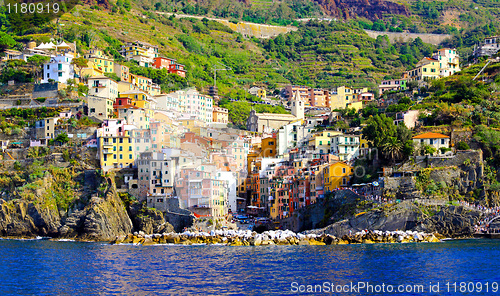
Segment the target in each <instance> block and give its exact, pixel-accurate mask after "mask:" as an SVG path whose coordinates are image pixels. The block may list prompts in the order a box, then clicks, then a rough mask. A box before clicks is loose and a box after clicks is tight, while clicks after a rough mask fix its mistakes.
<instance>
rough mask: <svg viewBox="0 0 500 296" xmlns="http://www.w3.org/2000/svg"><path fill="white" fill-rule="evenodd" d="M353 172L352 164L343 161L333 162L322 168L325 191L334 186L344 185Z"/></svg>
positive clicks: (330, 189)
mask: <svg viewBox="0 0 500 296" xmlns="http://www.w3.org/2000/svg"><path fill="white" fill-rule="evenodd" d="M353 174H354V169H353V167H352V166H350V165H348V164H346V163H344V162H334V163H332V164H329V165H328V166H327V167H325V168H323V184H325V185H324V186H325V187H324V188H325V192H330V191H333V190H335V189H336V188H340V187H345V186H347V184H349V181H350V179H351V177H352V175H353Z"/></svg>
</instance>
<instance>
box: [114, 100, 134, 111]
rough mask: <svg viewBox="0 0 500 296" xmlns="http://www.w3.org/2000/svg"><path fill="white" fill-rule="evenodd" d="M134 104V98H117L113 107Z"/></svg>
mask: <svg viewBox="0 0 500 296" xmlns="http://www.w3.org/2000/svg"><path fill="white" fill-rule="evenodd" d="M133 106H134V105H133V104H132V99H130V98H116V100H115V102H114V103H113V108H115V109H116V108H118V107H133Z"/></svg>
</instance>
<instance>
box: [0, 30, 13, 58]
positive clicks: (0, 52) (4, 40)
mask: <svg viewBox="0 0 500 296" xmlns="http://www.w3.org/2000/svg"><path fill="white" fill-rule="evenodd" d="M16 44H17V42H16V40H14V38H12V36H10V35H9V34H7V33H5V32H0V56H4V55H5V50H6V49H7V48H12V47H14V46H15V45H16Z"/></svg>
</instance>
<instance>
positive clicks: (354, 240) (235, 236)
mask: <svg viewBox="0 0 500 296" xmlns="http://www.w3.org/2000/svg"><path fill="white" fill-rule="evenodd" d="M439 241H440V238H438V237H437V236H436V235H434V234H430V233H424V232H417V231H379V230H374V231H360V232H357V233H354V234H352V235H344V236H342V237H335V236H333V235H330V234H322V235H317V234H314V233H311V234H302V233H294V232H292V231H289V230H277V231H274V230H271V231H265V232H263V233H257V232H252V231H250V230H245V231H244V230H215V231H211V232H210V233H208V232H190V231H186V232H183V233H175V232H169V233H163V234H159V233H157V234H145V233H143V232H135V233H133V234H128V235H120V236H117V237H116V238H115V239H114V240H113V241H112V242H111V244H130V243H132V244H140V245H144V246H147V245H156V244H181V245H193V244H206V245H213V244H219V245H227V246H265V245H345V244H373V243H411V242H439Z"/></svg>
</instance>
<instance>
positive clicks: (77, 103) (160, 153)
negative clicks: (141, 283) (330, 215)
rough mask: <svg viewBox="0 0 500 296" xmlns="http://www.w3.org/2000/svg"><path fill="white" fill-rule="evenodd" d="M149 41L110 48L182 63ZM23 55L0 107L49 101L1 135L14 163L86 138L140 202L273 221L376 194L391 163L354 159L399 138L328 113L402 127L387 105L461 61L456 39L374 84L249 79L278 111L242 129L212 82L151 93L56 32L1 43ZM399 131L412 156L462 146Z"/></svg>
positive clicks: (371, 156) (410, 113) (450, 139)
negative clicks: (317, 85)
mask: <svg viewBox="0 0 500 296" xmlns="http://www.w3.org/2000/svg"><path fill="white" fill-rule="evenodd" d="M498 44H499V40H498V38H496V39H495V38H493V37H492V38H489V39H486V40H485V42H484V44H483V47H478V48H477V49H476V50H475V54H476V55H477V56H478V57H481V56H490V55H492V54H494V53H496V51H491V50H489V51H488V50H487V48H489V47H491V46H492V45H494V46H497V47H498ZM158 52H159V51H158V47H157V46H153V45H150V44H148V43H145V42H141V41H134V42H127V43H126V44H124V45H123V46H122V51H121V52H120V54H121V55H122V56H123V57H124V58H125V59H126V60H129V61H132V60H133V61H135V63H137V64H138V65H139V66H141V67H146V68H148V67H150V68H156V69H166V70H168V73H172V74H176V75H179V76H181V77H185V75H186V70H185V69H184V65H182V64H178V63H177V62H176V61H175V60H173V59H170V58H167V57H163V56H159V53H158ZM33 56H38V57H46V59H42V60H43V61H44V62H43V63H41V64H40V65H39V67H40V77H39V79H38V81H37V83H36V84H35V85H34V89H33V92H32V93H31V94H25V95H4V96H3V98H2V101H1V102H0V104H1V106H0V109H3V110H8V109H13V108H19V109H30V108H56V109H57V110H58V112H57V115H55V116H52V117H47V118H39V119H38V120H37V121H36V124H35V125H34V126H32V127H29V128H26V130H27V132H26V135H25V136H24V138H22V139H19V138H17V139H16V140H9V139H2V141H1V142H2V150H3V152H4V155H5V156H4V159H6V160H9V161H12V162H14V161H16V160H17V159H16V157H15V155H16V154H19V153H16V151H17V150H22V149H30V147H45V146H53V145H63V146H64V145H69V144H71V143H78V144H79V145H81V146H83V147H86V148H88V149H94V150H92V151H94V152H95V158H96V160H97V161H98V163H99V169H100V170H101V171H102V173H103V174H107V173H109V172H113V173H114V174H116V175H119V176H121V177H122V178H123V184H121V188H122V189H124V190H126V191H127V192H129V193H130V194H131V195H133V196H135V197H136V198H137V199H138V200H139V201H141V202H145V203H146V204H147V207H150V208H156V209H158V210H160V211H168V210H169V206H170V204H171V200H172V199H175V200H178V203H179V205H180V207H181V208H182V209H187V210H189V211H191V212H192V213H193V214H194V215H195V216H196V217H198V218H199V217H210V218H212V219H214V220H215V221H224V220H227V219H228V217H229V216H228V215H229V214H231V217H233V218H234V217H238V216H239V217H240V218H241V220H245V219H247V218H248V217H249V216H251V217H266V218H270V219H272V220H275V221H279V220H282V219H286V218H288V217H291V216H292V215H293V214H294V213H295V212H297V211H298V210H299V209H301V208H305V207H307V206H309V205H312V204H316V203H318V202H320V201H324V199H325V197H326V196H327V195H329V194H331V193H332V192H335V191H337V190H339V189H350V190H355V191H356V192H358V193H360V194H361V192H362V193H363V194H364V195H365V196H366V195H369V196H370V198H380V197H381V196H382V195H383V194H384V184H385V182H386V179H385V178H386V177H394V176H398V175H397V173H394V172H393V171H389V170H386V169H381V170H379V171H376V172H375V174H371V175H370V176H367V172H366V169H367V166H366V165H363V164H362V163H363V161H365V163H369V162H370V163H371V162H374V161H375V162H376V161H377V158H378V157H380V156H379V155H378V154H379V153H383V154H385V156H386V157H388V155H392V156H396V154H401V153H402V152H401V149H399V150H398V151H395V150H394V149H393V150H391V149H390V148H388V149H387V151H385V150H384V151H378V150H377V147H375V145H374V143H373V140H372V139H369V138H366V136H365V135H364V134H365V132H364V131H363V127H362V126H356V125H354V124H351V125H350V126H349V125H348V126H343V125H339V122H342V121H343V119H344V117H346V116H349V115H348V114H349V112H351V113H356V114H357V113H364V112H365V110H367V109H369V108H375V110H378V111H381V112H386V113H387V114H388V118H390V122H391V124H393V125H394V126H396V127H397V126H404V127H405V128H406V129H407V130H409V131H412V130H413V129H414V128H415V127H417V126H419V125H421V124H422V120H421V116H420V115H421V111H420V110H405V111H398V110H397V108H394V106H395V105H398V104H399V103H401V100H403V99H407V98H410V99H411V100H413V101H417V100H419V99H421V98H419V97H418V96H417V93H418V92H417V89H418V88H419V87H421V86H423V85H426V84H427V83H428V82H429V81H432V80H434V79H439V78H442V77H448V76H451V75H454V74H455V73H457V72H459V71H460V70H461V69H460V60H459V56H458V54H457V52H456V50H455V49H451V48H442V49H439V50H438V51H437V52H435V53H434V54H433V55H432V57H425V58H423V59H422V60H421V61H420V62H418V63H417V64H416V67H415V68H414V69H412V70H410V71H407V72H405V73H404V74H403V77H401V78H400V79H392V80H384V81H382V82H381V83H380V85H379V89H378V92H374V91H369V89H368V88H352V87H349V86H340V87H336V88H334V89H328V90H327V89H314V88H310V87H307V86H298V85H288V86H285V87H284V88H282V89H281V90H280V91H279V93H280V94H279V95H278V99H274V100H269V98H268V97H267V95H266V89H264V88H261V87H257V86H255V87H252V88H250V89H249V92H250V93H251V94H253V95H255V96H257V97H259V98H260V99H262V100H263V101H262V102H261V103H266V102H272V104H282V105H283V107H285V109H286V110H289V111H290V114H277V113H257V112H256V111H255V110H252V112H251V113H250V115H249V117H248V119H247V129H246V130H241V129H236V128H234V126H233V125H231V124H230V114H229V112H228V109H225V108H222V107H219V106H218V102H219V101H220V98H219V97H218V95H217V92H216V86H215V85H214V87H213V88H212V92H211V93H210V94H205V93H202V92H200V91H199V90H197V89H196V88H187V89H181V90H176V91H173V92H170V93H162V92H161V89H160V86H158V85H157V84H155V83H153V81H152V79H150V78H147V77H144V76H140V75H135V74H132V73H130V71H129V69H128V67H127V66H124V65H120V64H119V63H117V62H116V61H115V60H114V59H113V58H111V57H109V56H106V55H105V54H104V53H103V51H102V50H100V49H98V48H95V49H92V50H90V51H88V52H87V53H85V54H84V55H80V56H79V55H78V54H77V48H76V44H73V43H69V44H68V43H66V42H64V41H63V42H60V43H57V42H56V43H52V42H50V43H42V44H39V45H37V44H35V43H34V42H30V43H28V44H27V46H26V48H25V50H23V51H15V50H7V51H6V56H5V57H4V60H16V59H21V60H27V59H29V58H30V57H33ZM68 85H74V86H77V87H76V89H79V90H81V89H84V90H85V91H83V92H81V91H77V90H75V89H74V90H73V91H72V92H70V93H69V94H66V99H65V100H61V99H60V95H61V91H65V90H66V89H67V86H68ZM9 86H13V87H14V86H15V85H14V83H13V82H12V83H9ZM267 91H269V90H267ZM68 97H69V98H72V99H67V98H68ZM267 104H270V103H267ZM389 115H390V116H389ZM84 118H87V120H89V121H91V122H93V123H94V124H91V125H89V126H88V127H86V128H85V130H84V131H83V130H82V131H77V132H71V133H70V132H68V127H67V126H68V124H70V123H71V122H72V121H74V120H84ZM398 131H399V130H398ZM407 140H409V141H410V144H408V145H409V146H411V149H412V151H411V152H412V153H410V154H411V155H413V154H415V155H418V156H419V157H426V156H432V157H437V158H439V157H444V158H446V157H453V156H454V155H455V154H456V153H457V152H458V151H459V150H463V149H466V150H467V148H464V146H463V144H461V145H459V144H460V142H461V140H460V138H459V137H454V135H453V134H443V133H436V132H425V133H420V134H416V133H413V132H410V138H409V139H407ZM384 147H385V146H384ZM391 151H392V152H391ZM391 153H392V154H391ZM13 155H14V156H13ZM403 175H404V173H403ZM355 182H357V183H355Z"/></svg>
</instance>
